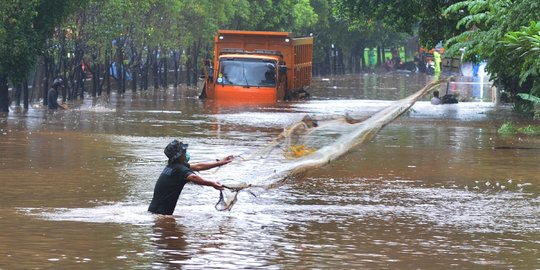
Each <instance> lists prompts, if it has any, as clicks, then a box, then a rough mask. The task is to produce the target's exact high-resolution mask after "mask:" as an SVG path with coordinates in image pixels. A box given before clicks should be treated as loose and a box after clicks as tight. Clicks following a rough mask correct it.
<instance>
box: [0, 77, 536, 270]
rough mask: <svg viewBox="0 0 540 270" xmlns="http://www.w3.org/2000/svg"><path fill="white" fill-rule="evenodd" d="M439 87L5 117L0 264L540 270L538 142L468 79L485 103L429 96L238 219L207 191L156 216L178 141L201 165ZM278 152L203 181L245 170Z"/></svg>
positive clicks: (370, 84)
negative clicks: (309, 119) (315, 120)
mask: <svg viewBox="0 0 540 270" xmlns="http://www.w3.org/2000/svg"><path fill="white" fill-rule="evenodd" d="M429 80H430V78H426V77H424V76H417V75H412V74H394V75H388V74H386V75H382V74H379V75H365V76H364V75H362V76H358V75H355V76H345V77H339V78H329V79H328V80H326V79H324V78H317V79H316V81H315V82H314V87H313V88H314V89H312V95H313V100H310V101H305V102H292V103H278V104H274V105H264V106H247V107H241V108H240V107H230V106H223V107H215V106H213V105H212V104H211V103H203V102H201V101H199V100H198V99H197V98H196V97H197V92H196V91H195V90H193V89H168V90H167V91H156V92H153V91H149V92H146V93H136V94H127V95H126V97H117V96H113V97H111V99H110V103H103V102H101V101H99V100H85V101H84V103H82V104H75V106H73V107H74V109H72V110H69V111H58V112H53V113H51V112H47V111H45V110H43V109H41V108H40V106H36V107H35V108H33V109H31V110H29V111H27V112H24V111H17V110H13V111H12V113H10V114H9V116H7V117H6V118H1V119H0V138H1V140H0V153H1V156H0V168H1V171H2V178H1V179H2V186H3V188H2V189H1V190H0V268H1V269H18V268H23V269H24V268H37V269H40V268H41V269H42V268H49V269H57V268H61V269H74V268H76V269H150V268H154V269H168V268H172V269H175V268H180V267H183V268H188V269H193V268H198V269H238V268H246V269H253V268H265V269H283V268H286V269H306V268H336V269H380V268H391V269H395V268H399V269H409V268H420V269H422V268H424V269H425V268H428V269H429V268H435V267H439V268H441V267H442V268H465V269H471V268H472V269H477V268H481V269H484V268H486V267H487V268H503V269H508V268H513V269H535V268H538V267H539V266H540V260H539V259H538V256H537V254H538V252H539V251H540V248H539V247H540V242H538V239H539V236H540V235H539V232H540V225H539V224H540V223H538V222H537V220H538V219H539V217H540V207H539V206H540V199H539V198H540V197H539V195H540V188H539V184H540V178H539V176H538V164H539V162H540V155H539V153H540V149H538V148H539V147H538V145H539V143H540V142H539V139H538V138H536V137H508V136H501V135H499V134H497V132H496V131H497V128H498V127H499V126H500V123H502V122H503V121H506V120H508V119H511V112H510V109H509V108H508V107H498V106H496V105H494V104H492V103H489V102H486V101H490V100H491V93H490V92H489V87H487V86H486V85H485V84H481V83H480V84H472V83H473V82H474V81H473V80H472V78H462V79H459V80H458V83H455V84H454V85H451V86H450V88H449V89H450V90H451V91H459V93H460V97H463V98H464V99H465V97H467V99H468V100H471V101H472V100H474V101H477V102H461V103H459V104H454V105H444V106H432V105H431V104H429V102H428V98H426V99H425V100H424V101H420V102H418V103H417V104H415V105H414V106H413V108H412V109H411V110H410V111H409V112H408V113H407V114H406V115H404V116H402V117H400V118H399V119H397V120H396V121H394V122H393V123H391V124H390V125H388V126H387V127H385V128H384V129H383V130H382V131H381V132H380V133H379V134H378V135H377V136H376V137H375V138H374V139H373V140H372V141H371V142H369V143H367V144H364V145H362V146H361V147H358V148H355V149H353V150H352V151H351V152H350V153H348V154H346V155H345V156H343V157H342V158H341V159H339V160H338V161H335V162H332V163H330V164H328V165H327V166H323V167H322V168H319V169H313V170H310V171H309V172H306V173H305V174H304V175H302V176H301V177H297V178H295V179H289V180H288V181H286V182H284V183H280V185H278V186H275V188H272V189H267V190H266V189H254V190H253V191H254V192H255V194H256V195H257V197H253V196H251V195H250V194H248V193H240V194H239V198H238V203H237V205H236V206H235V208H233V210H232V211H231V212H217V211H215V209H214V204H215V203H216V202H217V200H218V197H219V192H217V191H216V190H214V189H211V188H205V187H199V186H195V185H187V186H186V187H185V189H184V191H183V193H182V195H181V197H180V201H179V205H178V206H177V210H176V212H175V215H174V216H173V217H169V218H160V217H156V216H153V215H150V214H148V213H147V212H146V209H147V206H148V203H149V201H150V198H151V196H152V189H153V185H154V182H155V181H156V179H157V176H158V175H159V173H160V172H161V170H162V168H163V166H164V164H165V156H164V155H163V147H164V146H165V145H166V144H167V143H168V142H169V141H170V140H171V139H172V138H178V139H181V140H184V141H188V142H189V143H190V149H191V156H192V159H193V161H194V162H198V161H207V160H213V159H214V158H220V157H223V156H226V155H227V154H230V153H232V154H236V155H241V156H242V155H245V156H247V155H249V154H250V153H253V152H256V151H257V150H260V149H262V148H264V146H265V145H266V144H267V143H268V142H269V141H271V140H272V139H273V138H274V137H275V136H277V134H279V133H280V132H281V131H282V129H283V127H285V126H287V125H289V124H291V123H293V122H295V121H298V120H300V119H301V118H302V117H303V116H304V115H305V114H306V113H309V114H314V115H316V116H319V117H333V116H336V115H343V114H345V113H349V114H350V115H351V116H353V117H355V118H358V119H366V118H368V117H369V116H371V115H372V114H373V113H375V112H377V111H379V110H381V109H382V108H385V107H386V106H388V105H389V104H390V103H391V100H396V99H399V98H403V97H406V96H408V95H410V94H411V93H413V92H415V91H417V90H419V89H420V88H421V87H423V86H424V85H425V84H426V82H428V81H429ZM480 85H483V86H482V87H481V88H480V89H481V90H479V88H478V87H479V86H480ZM440 91H441V92H444V91H446V85H444V86H441V89H440ZM478 91H480V92H478ZM469 93H470V95H469ZM469 96H470V98H469ZM478 101H482V102H478ZM93 105H94V106H93ZM332 132H338V133H339V132H341V131H338V130H327V132H326V133H325V134H326V135H324V136H328V138H330V137H331V136H332ZM280 151H282V150H280V149H276V150H275V151H274V152H272V154H271V155H270V156H269V160H266V162H265V161H264V160H257V161H251V162H250V161H244V160H242V159H241V158H238V159H237V161H235V162H233V163H231V164H229V165H227V166H224V167H222V168H220V169H214V170H210V171H205V172H204V173H202V174H203V175H204V176H205V177H208V178H211V179H223V178H235V177H237V176H241V175H246V174H248V172H249V173H251V172H252V171H254V170H257V169H258V168H260V167H261V166H268V167H271V166H274V165H276V164H277V163H275V162H274V161H275V159H274V157H277V156H279V155H281V154H282V152H280Z"/></svg>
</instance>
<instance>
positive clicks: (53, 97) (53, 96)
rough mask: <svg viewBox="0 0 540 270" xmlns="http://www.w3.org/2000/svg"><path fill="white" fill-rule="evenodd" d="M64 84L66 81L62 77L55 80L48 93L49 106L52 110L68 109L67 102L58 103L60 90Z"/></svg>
mask: <svg viewBox="0 0 540 270" xmlns="http://www.w3.org/2000/svg"><path fill="white" fill-rule="evenodd" d="M63 86H64V81H63V80H62V79H60V78H58V79H56V80H54V82H53V84H52V86H51V89H49V92H48V93H47V106H48V107H49V109H51V110H56V109H58V108H60V109H64V110H66V109H67V108H68V107H67V105H66V104H58V91H60V88H62V87H63Z"/></svg>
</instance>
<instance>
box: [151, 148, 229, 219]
mask: <svg viewBox="0 0 540 270" xmlns="http://www.w3.org/2000/svg"><path fill="white" fill-rule="evenodd" d="M187 147H188V145H187V144H183V143H182V142H179V141H178V140H174V141H172V142H170V143H169V144H168V145H167V147H165V150H164V153H165V155H166V156H167V158H169V161H168V164H167V166H166V167H165V169H163V171H162V172H161V175H160V176H159V178H158V180H157V182H156V185H155V187H154V196H153V197H152V201H151V202H150V206H149V207H148V211H149V212H151V213H153V214H162V215H172V214H173V212H174V208H175V207H176V203H177V202H178V198H179V197H180V193H181V192H182V189H183V188H184V185H185V184H187V183H188V182H193V183H195V184H199V185H203V186H211V187H213V188H215V189H217V190H222V189H223V186H222V185H221V184H220V183H219V182H214V181H210V180H206V179H204V178H202V177H201V176H199V175H197V174H195V173H194V172H193V171H204V170H208V169H211V168H215V167H218V166H222V165H225V164H227V163H230V162H231V161H232V160H233V159H234V157H233V156H228V157H225V158H223V159H218V160H216V161H215V162H207V163H197V164H189V163H188V162H189V159H190V155H189V153H188V152H187Z"/></svg>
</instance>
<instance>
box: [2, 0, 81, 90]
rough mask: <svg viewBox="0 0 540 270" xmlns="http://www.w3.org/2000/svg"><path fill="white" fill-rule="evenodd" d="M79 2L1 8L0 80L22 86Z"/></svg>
mask: <svg viewBox="0 0 540 270" xmlns="http://www.w3.org/2000/svg"><path fill="white" fill-rule="evenodd" d="M81 2H82V1H79V0H26V1H20V0H4V1H3V2H2V5H0V18H1V21H0V76H2V77H4V78H8V79H9V80H10V81H12V82H14V83H18V82H21V81H22V80H23V79H24V78H26V76H27V74H28V73H29V72H30V70H31V69H32V67H33V65H34V63H35V61H36V56H37V55H38V54H40V53H42V52H43V50H44V45H45V44H46V42H45V40H46V39H47V38H49V37H51V36H52V35H53V33H54V30H55V27H56V26H58V25H59V24H60V23H61V22H62V21H63V20H64V19H65V18H66V17H67V16H69V14H70V13H71V12H72V11H73V10H74V8H75V6H77V5H80V4H81Z"/></svg>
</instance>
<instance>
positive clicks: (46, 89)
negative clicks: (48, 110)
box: [43, 55, 49, 106]
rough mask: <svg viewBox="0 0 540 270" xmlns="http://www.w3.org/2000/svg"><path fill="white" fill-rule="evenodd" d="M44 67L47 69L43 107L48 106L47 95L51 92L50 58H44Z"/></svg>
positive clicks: (44, 78) (44, 81) (44, 80)
mask: <svg viewBox="0 0 540 270" xmlns="http://www.w3.org/2000/svg"><path fill="white" fill-rule="evenodd" d="M43 66H44V67H45V74H44V76H43V106H47V105H48V104H49V102H48V101H47V93H48V92H49V57H47V55H45V56H43Z"/></svg>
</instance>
